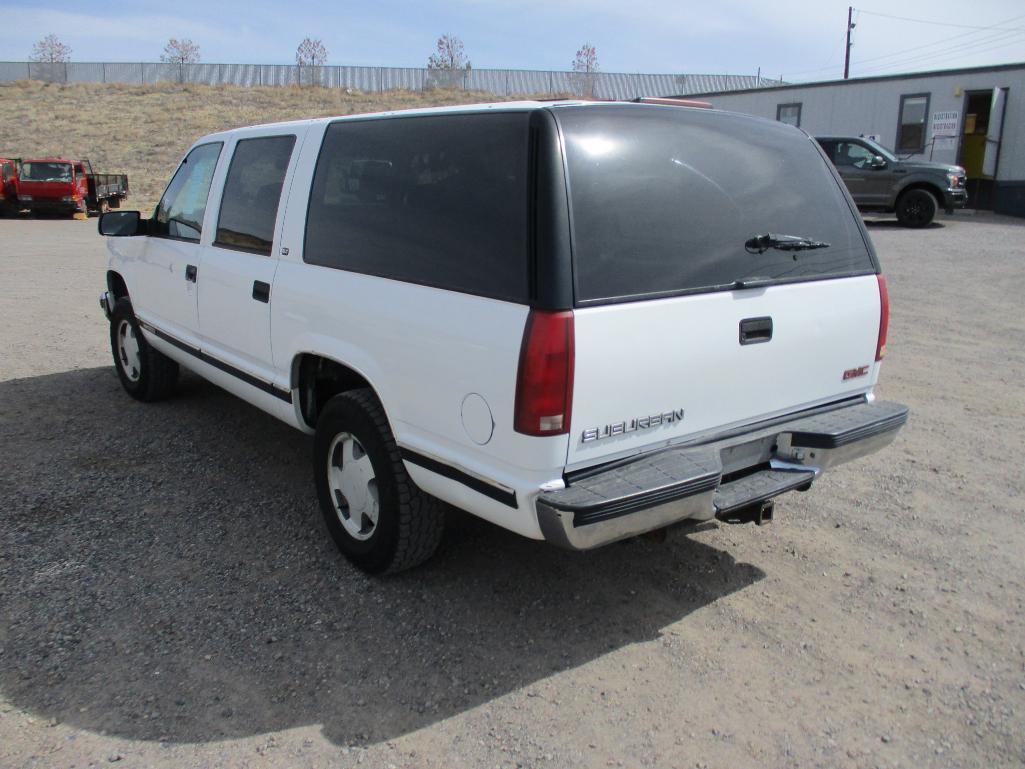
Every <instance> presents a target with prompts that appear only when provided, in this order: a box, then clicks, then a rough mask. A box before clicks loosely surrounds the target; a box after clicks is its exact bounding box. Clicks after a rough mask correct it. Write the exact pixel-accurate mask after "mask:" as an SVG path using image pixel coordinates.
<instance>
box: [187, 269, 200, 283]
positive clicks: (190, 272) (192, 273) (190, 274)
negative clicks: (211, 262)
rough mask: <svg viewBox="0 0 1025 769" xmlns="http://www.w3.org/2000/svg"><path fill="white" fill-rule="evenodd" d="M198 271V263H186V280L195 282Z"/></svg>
mask: <svg viewBox="0 0 1025 769" xmlns="http://www.w3.org/2000/svg"><path fill="white" fill-rule="evenodd" d="M197 272H198V270H197V269H196V265H194V264H186V265H185V280H187V281H189V282H190V283H195V282H196V273H197Z"/></svg>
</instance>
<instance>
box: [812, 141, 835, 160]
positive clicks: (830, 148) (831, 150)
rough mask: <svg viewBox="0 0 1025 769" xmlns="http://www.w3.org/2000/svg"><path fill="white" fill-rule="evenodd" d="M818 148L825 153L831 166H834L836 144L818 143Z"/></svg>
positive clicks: (828, 142) (832, 142) (830, 142)
mask: <svg viewBox="0 0 1025 769" xmlns="http://www.w3.org/2000/svg"><path fill="white" fill-rule="evenodd" d="M816 141H818V142H819V146H821V147H822V151H823V152H825V153H826V157H827V158H829V160H830V162H831V163H832V164H833V165H836V142H835V141H820V140H818V139H816Z"/></svg>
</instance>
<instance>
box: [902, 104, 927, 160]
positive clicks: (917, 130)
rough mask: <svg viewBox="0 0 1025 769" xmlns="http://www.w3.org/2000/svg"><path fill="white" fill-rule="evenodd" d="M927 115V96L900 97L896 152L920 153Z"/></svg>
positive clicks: (922, 146)
mask: <svg viewBox="0 0 1025 769" xmlns="http://www.w3.org/2000/svg"><path fill="white" fill-rule="evenodd" d="M928 115H929V94H927V93H913V94H904V95H903V96H901V97H900V122H899V123H898V125H897V152H921V151H922V150H924V149H925V121H926V119H927V117H928Z"/></svg>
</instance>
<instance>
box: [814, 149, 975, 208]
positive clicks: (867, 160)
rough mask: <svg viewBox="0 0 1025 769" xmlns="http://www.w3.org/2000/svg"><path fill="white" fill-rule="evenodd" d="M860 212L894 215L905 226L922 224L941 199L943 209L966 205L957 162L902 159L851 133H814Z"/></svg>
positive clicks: (963, 181) (962, 174) (963, 184)
mask: <svg viewBox="0 0 1025 769" xmlns="http://www.w3.org/2000/svg"><path fill="white" fill-rule="evenodd" d="M815 138H816V141H818V143H819V144H820V145H822V149H823V150H825V152H826V155H827V156H828V157H829V159H830V160H831V161H833V165H835V166H836V169H837V171H839V172H840V176H842V177H843V180H844V183H846V185H847V189H848V190H850V192H851V197H853V198H854V202H855V203H857V204H858V208H860V209H861V210H862V211H884V212H886V213H896V214H897V220H898V221H899V222H900V223H901V224H903V225H904V226H905V227H925V226H926V225H927V224H929V223H930V222H931V221H932V220H933V217H934V216H936V210H937V208H939V207H940V204H941V202H942V205H943V208H944V209H945V210H946V212H947V213H948V214H949V213H953V211H954V209H955V208H964V207H965V205H966V204H967V203H968V192H967V191H966V190H965V170H964V169H963V168H961V166H951V165H946V164H945V163H931V162H928V161H925V160H901V159H900V158H898V157H897V156H896V155H894V154H893V153H892V152H890V151H889V150H888V149H886V148H885V147H883V146H882V145H880V144H878V143H876V142H874V141H872V140H871V139H865V138H862V137H854V136H817V137H815Z"/></svg>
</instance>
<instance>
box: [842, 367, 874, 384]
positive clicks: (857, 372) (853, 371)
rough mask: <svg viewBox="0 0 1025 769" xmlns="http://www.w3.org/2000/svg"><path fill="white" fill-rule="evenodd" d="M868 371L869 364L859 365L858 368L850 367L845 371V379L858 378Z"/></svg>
mask: <svg viewBox="0 0 1025 769" xmlns="http://www.w3.org/2000/svg"><path fill="white" fill-rule="evenodd" d="M867 373H868V366H858V368H849V369H847V370H846V371H845V372H843V381H845V382H846V381H847V380H848V379H857V378H858V377H859V376H865V374H867Z"/></svg>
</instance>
